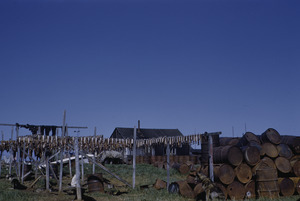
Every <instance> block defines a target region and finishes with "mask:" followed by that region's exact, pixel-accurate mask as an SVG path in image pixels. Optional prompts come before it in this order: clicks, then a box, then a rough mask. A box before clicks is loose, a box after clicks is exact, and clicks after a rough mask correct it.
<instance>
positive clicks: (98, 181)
mask: <svg viewBox="0 0 300 201" xmlns="http://www.w3.org/2000/svg"><path fill="white" fill-rule="evenodd" d="M87 184H88V191H89V192H102V193H104V186H103V177H102V174H101V173H98V174H93V175H89V176H88V179H87Z"/></svg>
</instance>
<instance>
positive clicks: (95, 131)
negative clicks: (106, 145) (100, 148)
mask: <svg viewBox="0 0 300 201" xmlns="http://www.w3.org/2000/svg"><path fill="white" fill-rule="evenodd" d="M96 133H97V128H96V127H95V129H94V137H95V138H96ZM95 157H96V151H94V156H93V174H95V160H96V159H95Z"/></svg>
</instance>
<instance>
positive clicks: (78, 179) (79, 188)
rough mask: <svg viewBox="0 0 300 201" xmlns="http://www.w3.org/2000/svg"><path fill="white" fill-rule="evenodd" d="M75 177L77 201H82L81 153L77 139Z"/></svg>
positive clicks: (75, 144)
mask: <svg viewBox="0 0 300 201" xmlns="http://www.w3.org/2000/svg"><path fill="white" fill-rule="evenodd" d="M74 147H75V171H76V173H75V175H76V194H77V200H81V199H82V198H81V187H80V165H79V153H78V152H79V151H78V138H77V137H75V142H74Z"/></svg>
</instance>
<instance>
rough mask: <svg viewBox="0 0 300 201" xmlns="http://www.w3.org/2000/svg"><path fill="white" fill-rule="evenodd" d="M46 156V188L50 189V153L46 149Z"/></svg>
mask: <svg viewBox="0 0 300 201" xmlns="http://www.w3.org/2000/svg"><path fill="white" fill-rule="evenodd" d="M45 158H46V190H47V191H49V190H50V188H49V155H48V153H47V150H46V151H45Z"/></svg>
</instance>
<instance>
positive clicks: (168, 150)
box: [167, 139, 170, 189]
mask: <svg viewBox="0 0 300 201" xmlns="http://www.w3.org/2000/svg"><path fill="white" fill-rule="evenodd" d="M169 184H170V143H169V139H168V141H167V189H168V188H169Z"/></svg>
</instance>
